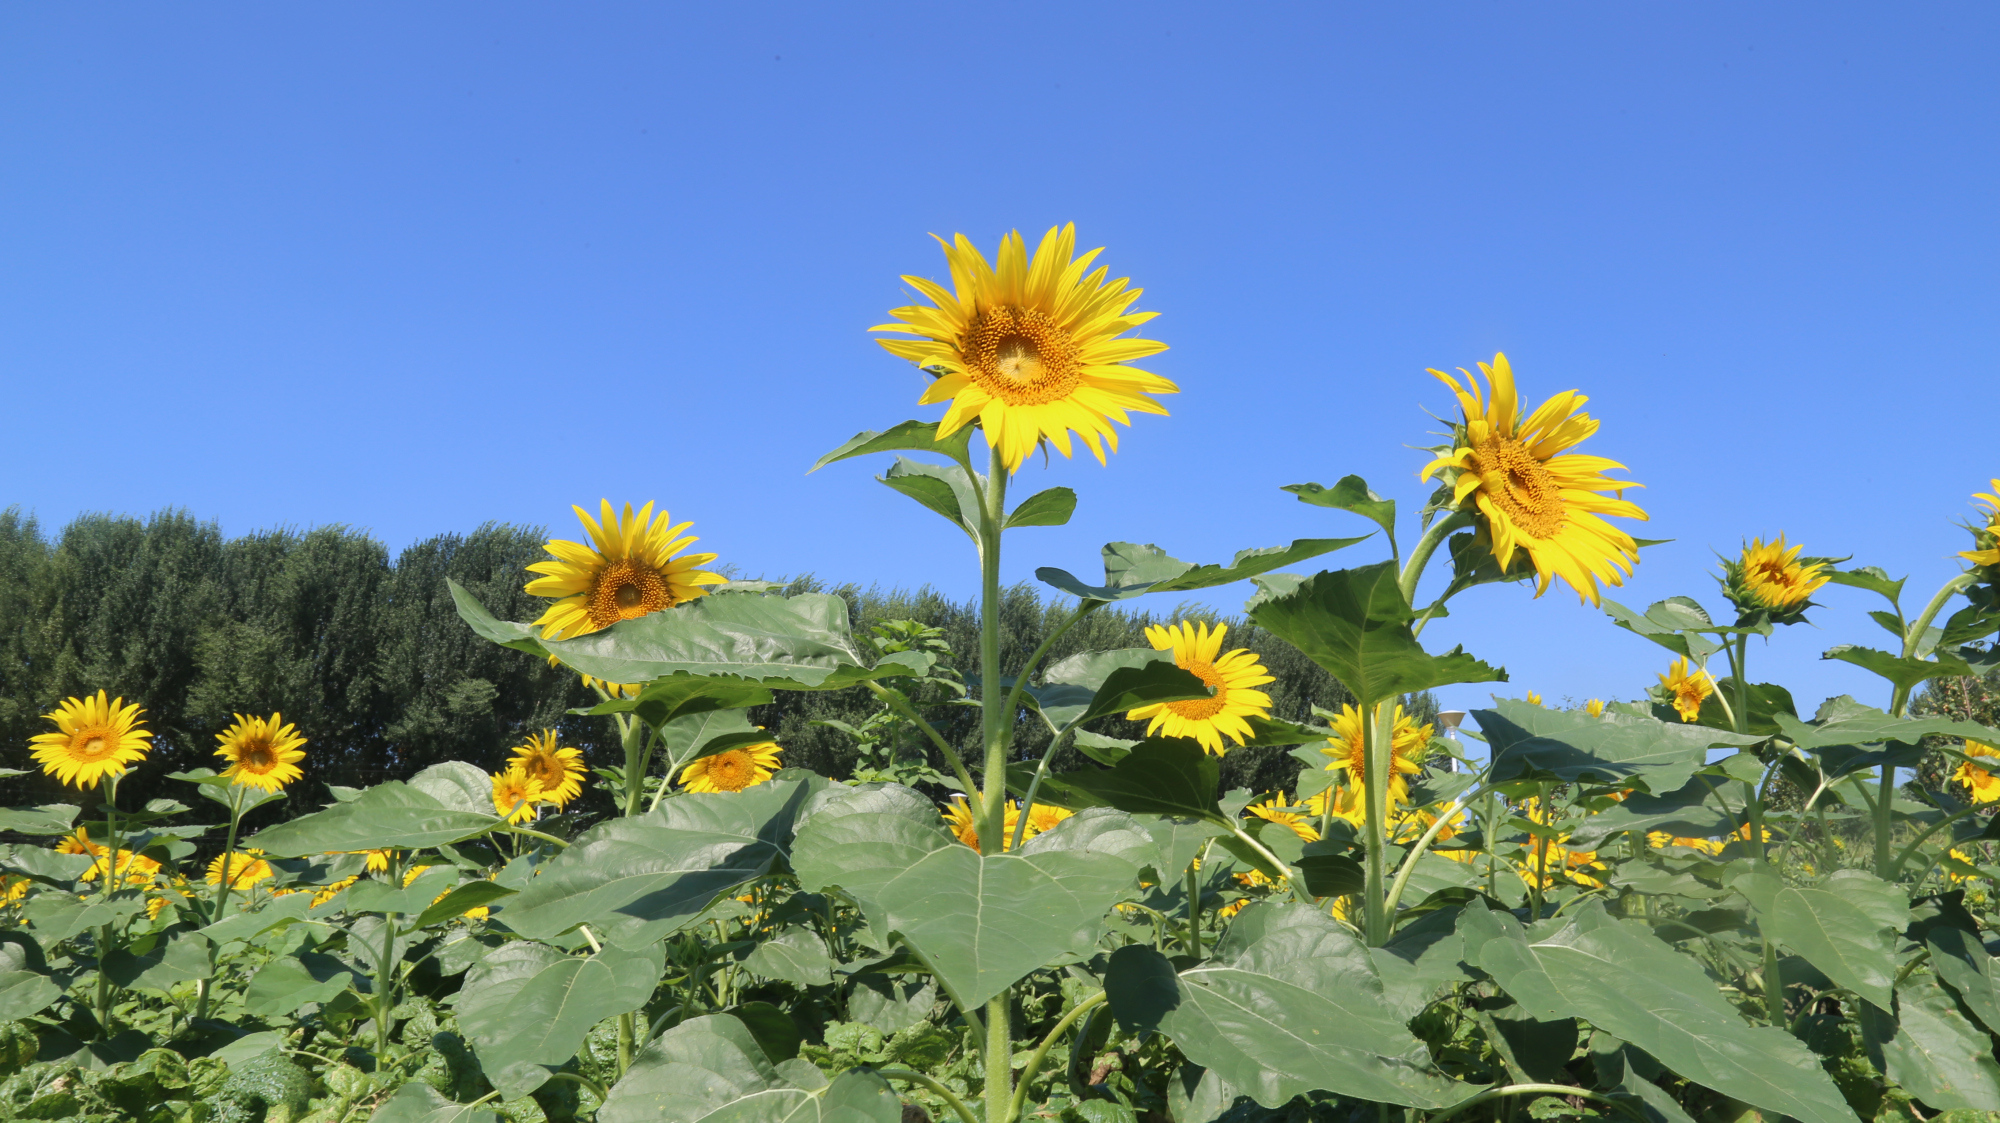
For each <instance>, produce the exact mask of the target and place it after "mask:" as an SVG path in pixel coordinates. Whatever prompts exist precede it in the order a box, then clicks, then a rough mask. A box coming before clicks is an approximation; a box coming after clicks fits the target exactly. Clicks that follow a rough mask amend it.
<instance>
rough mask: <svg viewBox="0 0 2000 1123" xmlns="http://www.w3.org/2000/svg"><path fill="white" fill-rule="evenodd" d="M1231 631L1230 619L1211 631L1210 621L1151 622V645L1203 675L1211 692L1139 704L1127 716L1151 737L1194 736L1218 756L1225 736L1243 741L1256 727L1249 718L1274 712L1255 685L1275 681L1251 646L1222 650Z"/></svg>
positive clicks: (1148, 634)
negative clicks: (1204, 622) (1206, 695)
mask: <svg viewBox="0 0 2000 1123" xmlns="http://www.w3.org/2000/svg"><path fill="white" fill-rule="evenodd" d="M1228 634H1229V625H1227V624H1217V625H1216V626H1215V628H1214V630H1213V631H1211V630H1210V629H1209V626H1208V625H1207V624H1197V623H1193V622H1190V621H1186V620H1183V621H1181V622H1180V623H1179V624H1172V625H1153V626H1151V627H1148V628H1147V629H1146V641H1147V642H1148V643H1151V644H1152V645H1153V650H1155V651H1171V652H1173V653H1174V665H1175V666H1177V667H1179V668H1180V669H1182V670H1184V671H1186V672H1188V673H1189V674H1192V675H1193V676H1195V677H1196V678H1198V679H1200V680H1201V681H1202V682H1203V683H1204V684H1206V685H1207V686H1208V689H1209V691H1210V693H1209V696H1208V697H1206V698H1190V699H1188V700H1187V701H1185V702H1159V703H1155V704H1153V705H1151V706H1140V707H1139V708H1138V709H1136V710H1131V711H1128V712H1127V713H1126V714H1125V716H1126V717H1127V718H1129V719H1130V720H1132V721H1143V722H1145V723H1146V736H1148V737H1151V736H1152V735H1153V734H1155V733H1161V732H1164V733H1165V734H1166V735H1167V736H1169V737H1192V738H1194V739H1195V740H1196V741H1198V742H1200V743H1201V747H1202V748H1203V749H1204V750H1206V751H1207V752H1210V753H1213V754H1215V755H1216V756H1221V755H1222V754H1223V753H1224V752H1226V751H1228V748H1229V747H1228V746H1227V745H1225V744H1223V743H1222V742H1223V739H1224V738H1227V739H1229V740H1231V741H1234V742H1236V743H1237V744H1239V745H1240V744H1242V743H1243V742H1244V741H1246V740H1248V739H1249V738H1250V736H1251V734H1252V730H1251V728H1250V723H1249V722H1248V721H1247V720H1245V719H1247V718H1252V717H1260V718H1261V717H1269V716H1270V713H1271V696H1270V695H1269V694H1266V693H1264V692H1263V691H1261V690H1257V689H1254V688H1255V687H1259V686H1262V685H1264V684H1265V683H1267V682H1274V681H1276V680H1275V679H1273V678H1272V677H1271V676H1270V675H1268V674H1265V673H1264V665H1263V664H1262V663H1260V662H1258V661H1257V656H1255V655H1253V654H1251V653H1250V652H1249V651H1248V650H1246V649H1243V648H1238V649H1237V650H1235V651H1231V652H1227V653H1224V652H1223V650H1222V639H1223V637H1224V636H1226V635H1228Z"/></svg>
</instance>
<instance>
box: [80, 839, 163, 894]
mask: <svg viewBox="0 0 2000 1123" xmlns="http://www.w3.org/2000/svg"><path fill="white" fill-rule="evenodd" d="M94 853H95V854H96V855H97V861H95V862H93V863H91V866H90V868H89V869H87V870H85V871H83V876H82V878H80V879H79V880H82V881H96V880H97V879H98V878H101V877H105V875H107V874H111V875H112V876H114V877H116V878H117V880H118V883H119V884H120V885H122V886H124V887H125V888H127V889H143V888H145V887H147V886H149V885H151V884H153V877H154V875H155V874H158V873H159V872H160V863H158V862H156V861H154V860H153V859H151V858H148V857H146V856H145V855H144V854H134V853H133V852H131V851H130V850H120V851H119V852H118V857H117V859H116V861H115V862H114V861H113V859H111V858H110V857H108V856H107V855H106V854H105V852H104V848H103V847H102V846H100V847H98V848H97V849H96V850H95V851H94ZM114 869H115V872H114ZM106 884H107V885H108V884H110V881H109V879H107V880H106Z"/></svg>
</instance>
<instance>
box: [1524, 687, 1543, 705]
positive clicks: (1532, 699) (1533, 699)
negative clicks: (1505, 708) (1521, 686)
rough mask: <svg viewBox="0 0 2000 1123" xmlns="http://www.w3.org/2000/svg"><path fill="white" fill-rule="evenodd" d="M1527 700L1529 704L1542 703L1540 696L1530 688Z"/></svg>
mask: <svg viewBox="0 0 2000 1123" xmlns="http://www.w3.org/2000/svg"><path fill="white" fill-rule="evenodd" d="M1527 702H1528V704H1529V705H1530V706H1539V705H1541V704H1542V696H1541V695H1540V694H1537V693H1535V692H1534V691H1532V690H1530V691H1528V698H1527Z"/></svg>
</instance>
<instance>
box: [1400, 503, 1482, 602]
mask: <svg viewBox="0 0 2000 1123" xmlns="http://www.w3.org/2000/svg"><path fill="white" fill-rule="evenodd" d="M1471 525H1472V513H1471V512H1469V511H1453V512H1452V513H1451V514H1449V515H1446V516H1445V517H1444V518H1441V519H1439V520H1438V521H1436V522H1434V523H1432V524H1431V527H1430V529H1429V530H1426V531H1424V536H1423V537H1422V538H1420V539H1418V540H1417V545H1416V548H1415V549H1413V550H1411V551H1410V560H1409V561H1406V562H1404V563H1403V572H1402V575H1401V577H1400V578H1399V579H1398V580H1397V582H1396V584H1397V585H1399V586H1400V587H1401V588H1402V590H1403V599H1404V600H1405V601H1407V602H1409V603H1410V604H1412V605H1414V604H1416V603H1417V582H1418V581H1421V580H1422V579H1423V576H1424V567H1425V566H1427V565H1429V564H1430V560H1431V555H1432V554H1435V553H1437V548H1438V547H1439V546H1441V545H1443V544H1444V540H1445V539H1446V538H1447V537H1448V536H1450V534H1451V532H1452V531H1454V530H1457V529H1459V528H1461V527H1467V526H1471Z"/></svg>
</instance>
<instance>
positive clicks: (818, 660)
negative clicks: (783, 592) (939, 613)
mask: <svg viewBox="0 0 2000 1123" xmlns="http://www.w3.org/2000/svg"><path fill="white" fill-rule="evenodd" d="M546 646H547V647H548V649H549V651H550V652H551V653H552V654H554V655H555V656H556V658H557V659H559V660H561V661H562V662H563V663H564V664H565V665H567V666H569V667H571V668H572V669H574V670H577V671H579V672H581V673H583V674H587V675H591V676H593V677H595V678H601V679H603V680H604V681H606V682H651V681H653V680H654V679H656V678H663V677H665V676H668V675H694V676H726V677H733V678H737V679H743V680H746V681H749V682H754V683H758V684H761V685H763V686H766V687H770V688H774V689H778V690H839V689H841V688H843V687H848V686H853V685H855V684H857V683H860V682H864V681H866V680H868V679H874V678H883V677H886V676H889V675H918V674H922V673H924V672H925V671H927V670H928V669H929V668H930V664H931V661H932V660H931V656H929V655H928V654H925V653H923V652H917V651H902V652H897V653H895V654H892V655H888V656H885V657H884V658H883V659H882V660H881V662H879V663H878V664H876V665H875V666H874V667H869V666H867V665H866V664H865V662H864V660H863V659H862V657H861V654H860V652H859V651H857V650H856V649H855V646H854V637H853V634H852V630H851V628H850V627H849V624H848V618H847V602H846V601H844V600H842V599H840V598H839V597H836V596H830V595H828V594H825V593H802V594H800V595H799V596H795V597H774V596H757V595H754V594H743V595H731V596H710V597H702V598H700V599H699V600H694V601H690V602H688V603H687V604H684V605H681V606H679V607H677V608H674V609H672V610H671V611H667V612H655V613H653V614H652V615H650V616H641V617H638V618H637V619H633V620H625V621H621V622H620V623H617V624H613V625H612V626H611V627H609V628H606V629H604V630H603V631H601V632H592V633H591V634H589V635H587V636H579V637H577V638H575V639H566V640H551V641H549V642H548V643H547V644H546Z"/></svg>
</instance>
